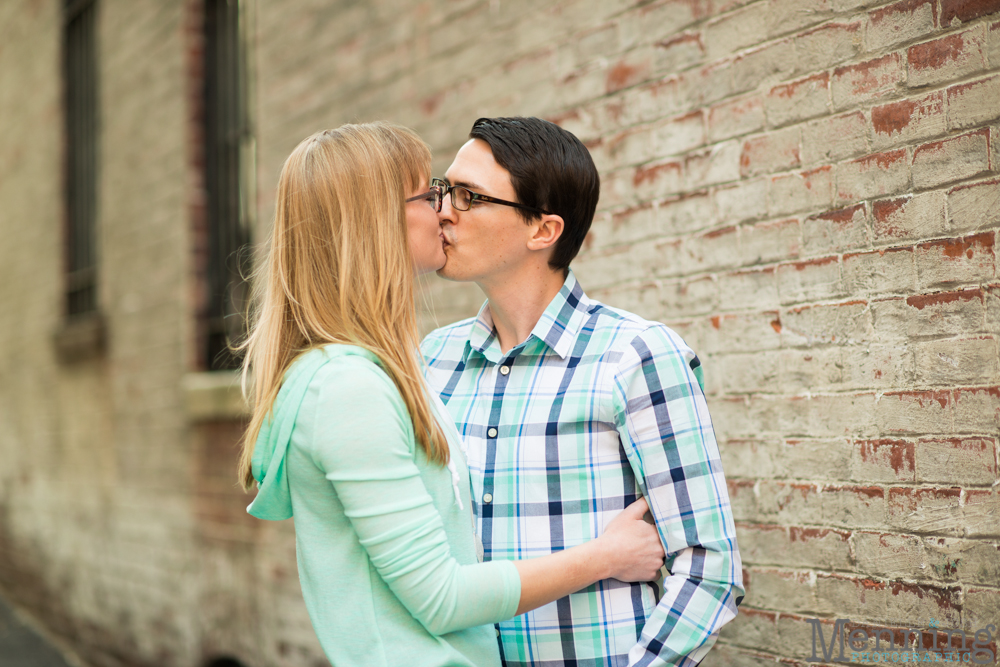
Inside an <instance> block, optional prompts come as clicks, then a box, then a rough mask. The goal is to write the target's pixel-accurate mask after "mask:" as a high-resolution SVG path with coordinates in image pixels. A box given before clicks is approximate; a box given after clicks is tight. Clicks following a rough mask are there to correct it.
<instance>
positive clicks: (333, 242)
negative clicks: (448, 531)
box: [239, 122, 448, 489]
mask: <svg viewBox="0 0 1000 667" xmlns="http://www.w3.org/2000/svg"><path fill="white" fill-rule="evenodd" d="M430 166H431V154H430V149H428V147H427V144H425V143H424V142H423V141H422V140H421V139H420V138H419V137H418V136H417V135H416V134H414V133H413V132H412V131H410V130H408V129H406V128H403V127H399V126H396V125H391V124H389V123H382V122H378V123H365V124H359V125H343V126H341V127H339V128H337V129H335V130H326V131H325V132H319V133H317V134H314V135H312V136H311V137H308V138H307V139H305V140H304V141H303V142H302V143H300V144H299V145H298V146H297V147H296V148H295V150H294V151H292V154H291V155H289V156H288V159H287V160H285V164H284V167H282V170H281V176H280V178H279V180H278V191H277V202H276V206H275V215H274V229H273V231H272V236H271V239H270V246H269V247H268V248H267V249H266V256H265V258H264V261H263V262H262V264H261V266H260V268H259V270H258V271H257V275H256V280H255V284H254V292H253V296H252V301H251V313H250V316H251V321H252V325H251V331H250V335H249V337H248V339H247V340H246V342H244V343H243V345H241V349H243V350H244V351H245V354H246V357H245V361H244V364H243V386H244V392H248V389H247V388H248V387H249V386H250V378H251V377H252V402H253V416H252V417H251V420H250V424H249V427H248V428H247V431H246V433H245V434H244V437H243V451H242V455H241V457H240V464H239V476H240V480H241V482H242V484H243V486H244V488H246V489H249V488H251V486H252V485H253V482H254V478H253V471H252V470H251V458H252V456H253V449H254V443H255V442H256V440H257V435H258V434H259V432H260V429H261V427H262V426H263V424H264V422H265V421H266V420H267V418H268V416H269V415H270V413H271V408H272V406H273V404H274V401H275V398H276V397H277V396H278V391H279V389H280V388H281V383H282V379H283V377H284V374H285V371H286V370H288V367H289V366H291V364H292V362H293V361H294V360H295V359H296V358H297V357H298V356H299V355H300V354H302V353H303V352H306V351H308V350H310V349H313V348H315V347H319V346H321V345H326V344H328V343H347V344H351V345H358V346H360V347H364V348H366V349H368V350H370V351H371V352H372V353H374V354H375V355H376V356H377V357H378V358H379V359H380V360H381V362H382V365H383V367H384V368H385V370H386V371H387V372H388V374H389V376H390V377H391V378H392V380H393V381H394V382H395V384H396V387H397V388H398V389H399V393H400V394H401V395H402V398H403V402H404V403H405V404H406V408H407V410H408V411H409V413H410V418H411V419H412V421H413V429H414V433H415V435H416V438H417V442H418V443H419V444H420V446H421V447H422V448H423V449H424V451H425V452H426V454H427V457H428V459H430V460H431V461H434V462H436V463H439V464H442V465H444V464H446V463H447V462H448V444H447V441H446V439H445V437H444V434H443V432H442V431H441V429H440V427H439V426H438V424H437V422H436V420H435V419H434V416H433V413H432V412H431V408H430V403H429V401H428V398H427V394H426V393H425V384H424V380H423V374H422V372H421V365H422V360H421V359H420V357H419V352H418V348H417V346H418V343H419V337H418V334H417V324H416V313H415V310H414V302H413V282H414V281H413V261H412V258H411V256H410V248H409V242H408V240H407V239H408V236H407V227H406V213H405V203H404V200H405V199H406V196H407V194H408V193H409V192H412V191H413V190H414V189H416V188H417V187H419V186H420V184H421V183H422V182H426V179H428V178H429V176H430Z"/></svg>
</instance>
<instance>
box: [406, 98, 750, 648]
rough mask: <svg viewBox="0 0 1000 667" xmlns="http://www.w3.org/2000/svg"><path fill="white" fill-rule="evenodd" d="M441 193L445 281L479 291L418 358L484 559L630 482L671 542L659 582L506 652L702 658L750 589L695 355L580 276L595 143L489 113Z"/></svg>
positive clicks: (519, 637)
mask: <svg viewBox="0 0 1000 667" xmlns="http://www.w3.org/2000/svg"><path fill="white" fill-rule="evenodd" d="M438 185H439V187H441V188H442V190H443V196H442V199H443V203H442V207H441V211H440V213H439V218H440V221H441V227H442V232H443V235H444V239H445V244H444V247H445V254H446V255H447V263H446V264H445V266H444V268H443V269H441V270H440V271H439V274H440V275H442V276H444V277H445V278H448V279H450V280H461V281H474V282H476V283H477V284H478V285H479V286H480V287H481V288H482V290H483V291H484V292H485V293H486V296H487V302H486V303H485V304H484V305H483V307H482V309H481V310H480V312H479V315H478V317H476V318H473V319H468V320H464V321H462V322H458V323H457V324H453V325H451V326H448V327H444V328H442V329H439V330H437V331H435V332H433V333H431V334H430V335H429V336H428V337H427V338H426V339H425V340H424V342H423V345H422V350H423V353H424V356H425V357H426V359H427V362H428V369H427V379H428V382H429V383H430V385H431V387H432V389H433V390H434V391H437V392H438V393H439V394H440V396H441V399H442V400H443V401H444V403H445V405H447V407H448V410H449V412H450V413H451V415H452V417H453V418H454V420H455V422H456V423H457V424H458V429H459V432H460V433H461V434H462V437H463V438H464V439H465V441H466V443H467V444H468V447H469V451H468V458H469V469H470V472H471V476H472V486H473V504H474V508H473V509H474V512H475V517H476V522H477V532H478V533H479V535H480V537H481V538H482V542H483V547H484V552H485V558H486V559H495V558H499V559H515V558H532V557H535V556H542V555H545V554H548V553H551V552H553V551H558V550H561V549H566V548H569V547H571V546H573V545H575V544H579V543H581V542H585V541H587V540H590V539H593V538H595V537H596V536H598V535H600V533H601V532H602V531H603V529H604V527H605V526H606V525H607V523H608V522H609V521H610V520H611V519H612V518H614V516H615V515H617V514H618V513H619V512H620V511H621V510H622V509H623V508H624V507H625V506H627V505H628V504H630V503H631V502H633V501H634V500H636V499H637V498H638V497H639V494H642V495H643V496H645V497H646V498H647V499H648V501H649V505H650V508H651V513H652V516H653V519H654V520H655V522H656V526H657V528H658V530H659V532H660V535H661V538H662V539H663V542H664V545H665V549H666V552H667V561H666V568H665V577H664V578H663V580H662V581H660V582H650V583H639V584H628V583H623V582H620V581H617V580H605V581H601V582H599V583H598V584H596V585H594V586H591V587H590V588H587V589H585V590H583V591H580V592H578V593H575V594H574V595H571V596H569V597H567V598H563V599H562V600H559V601H557V602H555V603H552V604H550V605H548V606H545V607H541V608H540V609H537V610H535V611H533V612H530V613H528V614H525V615H523V616H519V617H517V618H514V619H512V620H510V621H506V622H504V623H501V624H500V625H499V626H498V636H499V638H500V650H501V655H502V656H503V659H504V662H505V664H506V665H507V667H519V666H521V665H545V666H547V667H548V666H556V665H578V666H583V665H587V666H591V665H593V666H596V665H615V666H619V665H620V666H622V667H624V666H625V665H664V664H669V665H695V664H697V663H698V662H700V661H701V660H702V659H703V658H704V657H705V655H706V653H707V652H708V650H709V649H710V648H711V646H712V644H713V643H714V642H715V639H716V637H717V635H718V631H719V628H720V627H721V626H722V625H723V624H724V623H726V622H728V621H729V620H731V619H732V618H733V617H734V616H735V615H736V607H737V605H738V604H739V603H740V601H741V600H742V596H743V588H742V586H743V584H742V576H741V565H740V557H739V552H738V551H737V547H736V536H735V530H734V527H733V519H732V513H731V509H730V505H729V497H728V494H727V492H726V481H725V478H724V476H723V472H722V466H721V463H720V460H719V451H718V446H717V444H716V442H715V436H714V433H713V431H712V425H711V420H710V418H709V414H708V408H707V405H706V402H705V396H704V393H703V391H702V386H701V384H702V383H701V370H702V369H701V366H700V362H699V361H698V358H697V357H696V356H695V354H694V352H692V351H691V350H690V349H689V348H688V347H687V346H686V345H685V344H684V342H683V341H682V340H681V339H680V337H678V336H677V334H675V333H674V332H673V331H671V330H670V329H668V328H667V327H666V326H664V325H662V324H658V323H655V322H647V321H645V320H643V319H641V318H639V317H637V316H636V315H633V314H631V313H626V312H624V311H620V310H616V309H614V308H610V307H608V306H606V305H604V304H601V303H598V302H596V301H592V300H590V299H588V298H587V296H586V295H585V294H584V292H583V289H582V288H581V287H580V284H579V283H578V282H577V280H576V278H575V276H574V275H573V272H572V271H571V270H570V269H569V264H570V261H571V260H572V259H573V257H575V256H576V254H577V252H578V251H579V249H580V246H581V244H582V243H583V239H584V237H585V236H586V235H587V231H588V229H589V228H590V223H591V221H592V219H593V216H594V210H595V208H596V207H597V199H598V195H599V189H600V179H599V176H598V174H597V170H596V168H595V167H594V163H593V160H592V159H591V157H590V154H589V152H588V151H587V149H586V148H585V147H584V146H583V144H582V143H580V141H579V140H578V139H577V138H576V137H575V136H573V135H572V134H570V133H569V132H566V131H565V130H562V129H561V128H559V127H558V126H556V125H554V124H552V123H549V122H547V121H543V120H540V119H537V118H493V119H486V118H481V119H479V120H477V121H476V122H475V124H474V125H473V127H472V132H471V133H470V140H469V142H468V143H466V144H465V145H464V146H463V147H462V148H461V150H459V151H458V154H457V155H456V157H455V161H454V162H453V163H452V165H451V167H450V168H449V169H448V171H447V173H446V177H445V179H444V181H439V182H438Z"/></svg>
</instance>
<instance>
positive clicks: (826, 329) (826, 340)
mask: <svg viewBox="0 0 1000 667" xmlns="http://www.w3.org/2000/svg"><path fill="white" fill-rule="evenodd" d="M780 324H781V346H782V347H783V348H789V347H797V348H801V350H802V351H803V352H804V353H806V354H812V353H818V350H816V349H815V348H817V347H819V346H823V345H837V346H843V345H846V344H847V343H849V342H853V341H865V340H868V341H870V340H871V338H872V335H871V327H872V318H871V313H870V312H869V309H868V304H867V303H866V302H865V301H859V300H852V301H847V302H844V303H834V304H821V305H810V306H801V307H798V308H790V309H788V310H785V311H784V312H783V313H782V314H781V323H780Z"/></svg>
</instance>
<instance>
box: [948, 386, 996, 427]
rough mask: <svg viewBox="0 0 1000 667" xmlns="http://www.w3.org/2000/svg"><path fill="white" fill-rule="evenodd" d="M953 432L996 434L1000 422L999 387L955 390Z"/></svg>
mask: <svg viewBox="0 0 1000 667" xmlns="http://www.w3.org/2000/svg"><path fill="white" fill-rule="evenodd" d="M954 393H955V432H956V433H989V434H996V432H997V424H1000V387H997V386H996V385H993V386H989V387H969V388H965V389H962V388H959V389H956V390H955V392H954Z"/></svg>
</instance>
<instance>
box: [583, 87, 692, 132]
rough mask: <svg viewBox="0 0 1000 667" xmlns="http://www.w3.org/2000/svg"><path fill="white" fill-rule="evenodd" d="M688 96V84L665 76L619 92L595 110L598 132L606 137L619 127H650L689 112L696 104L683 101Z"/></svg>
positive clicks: (618, 129)
mask: <svg viewBox="0 0 1000 667" xmlns="http://www.w3.org/2000/svg"><path fill="white" fill-rule="evenodd" d="M690 93H691V91H690V90H689V89H688V80H687V78H685V77H684V76H681V75H675V76H667V77H664V78H662V79H659V80H656V81H652V82H650V83H645V84H641V85H639V86H636V87H634V88H628V89H626V90H623V91H621V92H620V93H618V94H616V95H614V96H613V97H611V98H607V99H608V101H607V102H605V103H604V104H601V105H599V106H597V107H596V108H595V111H594V116H595V117H596V119H597V120H596V121H595V122H596V124H597V129H598V132H599V134H610V133H613V132H618V131H620V130H621V128H623V127H631V126H633V125H640V124H643V123H651V122H653V121H657V120H659V119H661V118H663V117H664V116H669V115H671V114H675V113H680V112H682V111H687V110H690V108H691V107H694V106H697V105H698V104H700V103H697V102H696V103H692V104H690V105H689V103H688V100H687V99H686V97H687V95H689V94H690ZM698 94H699V95H700V94H701V93H700V92H699V93H698Z"/></svg>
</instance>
